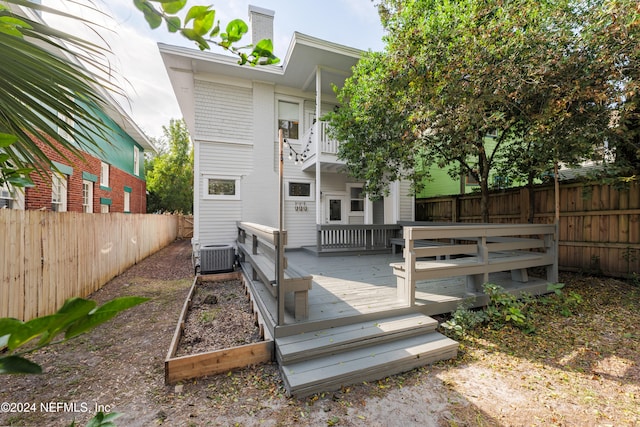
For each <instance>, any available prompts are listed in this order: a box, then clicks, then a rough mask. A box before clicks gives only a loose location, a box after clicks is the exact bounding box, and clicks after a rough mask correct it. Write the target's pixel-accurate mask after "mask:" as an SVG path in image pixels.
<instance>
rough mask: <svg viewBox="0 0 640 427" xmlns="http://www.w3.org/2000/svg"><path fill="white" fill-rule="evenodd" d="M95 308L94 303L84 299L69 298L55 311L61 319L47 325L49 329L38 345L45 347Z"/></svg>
mask: <svg viewBox="0 0 640 427" xmlns="http://www.w3.org/2000/svg"><path fill="white" fill-rule="evenodd" d="M95 307H96V302H95V301H92V300H87V299H84V298H69V299H68V300H66V301H65V303H64V305H63V306H62V307H61V308H60V309H59V310H58V311H57V313H56V314H59V315H60V316H61V317H60V319H59V320H58V321H56V322H55V323H52V324H51V325H49V329H48V330H47V331H46V333H45V334H43V336H42V338H41V339H40V342H39V343H38V345H46V344H48V343H50V342H51V340H52V339H53V338H55V337H56V335H58V334H59V333H61V332H62V331H64V330H65V329H67V328H68V327H69V326H70V325H71V324H72V323H74V322H75V321H77V320H78V319H80V318H81V317H83V316H86V315H87V314H89V313H90V312H91V310H93V309H94V308H95Z"/></svg>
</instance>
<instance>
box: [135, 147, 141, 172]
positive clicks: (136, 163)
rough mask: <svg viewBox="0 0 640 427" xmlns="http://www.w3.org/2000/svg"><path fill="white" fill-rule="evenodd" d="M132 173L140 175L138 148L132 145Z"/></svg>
mask: <svg viewBox="0 0 640 427" xmlns="http://www.w3.org/2000/svg"><path fill="white" fill-rule="evenodd" d="M133 174H134V175H135V176H140V149H139V148H138V147H135V146H134V147H133Z"/></svg>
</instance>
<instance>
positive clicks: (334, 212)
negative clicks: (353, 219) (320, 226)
mask: <svg viewBox="0 0 640 427" xmlns="http://www.w3.org/2000/svg"><path fill="white" fill-rule="evenodd" d="M344 199H345V197H344V195H343V194H325V195H324V222H325V224H344V223H345V220H346V212H345V202H344Z"/></svg>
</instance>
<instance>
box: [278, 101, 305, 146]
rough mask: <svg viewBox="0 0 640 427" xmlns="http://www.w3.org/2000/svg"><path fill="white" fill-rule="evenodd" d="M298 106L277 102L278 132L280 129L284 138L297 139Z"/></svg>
mask: <svg viewBox="0 0 640 427" xmlns="http://www.w3.org/2000/svg"><path fill="white" fill-rule="evenodd" d="M299 126H300V104H298V103H297V102H288V101H278V130H279V129H282V130H283V134H284V137H285V138H289V139H299Z"/></svg>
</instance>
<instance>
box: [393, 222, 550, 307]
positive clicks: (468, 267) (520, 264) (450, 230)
mask: <svg viewBox="0 0 640 427" xmlns="http://www.w3.org/2000/svg"><path fill="white" fill-rule="evenodd" d="M404 239H405V243H404V262H398V263H393V264H391V266H392V267H393V271H394V274H395V275H396V276H397V291H398V298H399V299H401V300H404V301H406V302H407V304H408V305H409V306H413V305H414V304H415V293H416V282H418V281H423V280H431V279H441V278H445V277H453V276H466V279H467V280H466V282H467V291H468V292H469V294H470V295H471V294H474V293H478V292H482V285H483V284H484V283H487V281H488V280H489V273H495V272H501V271H510V272H511V278H512V280H514V281H517V282H527V281H528V280H529V279H528V273H527V269H528V268H531V267H544V268H545V269H546V280H547V282H549V283H554V282H556V281H557V280H558V252H557V251H558V240H557V227H556V226H555V225H546V224H509V225H507V224H478V225H471V224H465V225H460V224H456V225H449V226H447V225H438V226H426V227H405V228H404Z"/></svg>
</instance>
